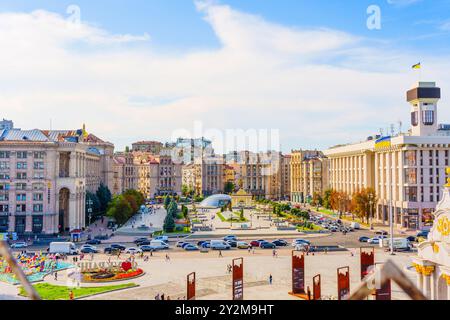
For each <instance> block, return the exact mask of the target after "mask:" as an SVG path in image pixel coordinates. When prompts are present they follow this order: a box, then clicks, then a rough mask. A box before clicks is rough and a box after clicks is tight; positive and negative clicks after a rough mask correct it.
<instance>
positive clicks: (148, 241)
mask: <svg viewBox="0 0 450 320" xmlns="http://www.w3.org/2000/svg"><path fill="white" fill-rule="evenodd" d="M150 243H151V241H150V240H145V241H141V242H139V243H138V244H137V245H138V246H139V247H140V246H149V245H150Z"/></svg>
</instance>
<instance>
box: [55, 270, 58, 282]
mask: <svg viewBox="0 0 450 320" xmlns="http://www.w3.org/2000/svg"><path fill="white" fill-rule="evenodd" d="M55 281H58V272H55Z"/></svg>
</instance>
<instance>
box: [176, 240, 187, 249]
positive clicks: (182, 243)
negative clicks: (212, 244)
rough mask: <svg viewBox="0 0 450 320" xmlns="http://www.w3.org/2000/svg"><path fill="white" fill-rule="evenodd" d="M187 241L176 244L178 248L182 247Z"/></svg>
mask: <svg viewBox="0 0 450 320" xmlns="http://www.w3.org/2000/svg"><path fill="white" fill-rule="evenodd" d="M186 243H187V242H185V241H178V242H177V244H176V247H177V248H182V247H183V245H184V244H186Z"/></svg>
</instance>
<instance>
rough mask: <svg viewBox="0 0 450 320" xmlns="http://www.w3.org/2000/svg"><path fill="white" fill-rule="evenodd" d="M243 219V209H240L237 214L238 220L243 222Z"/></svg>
mask: <svg viewBox="0 0 450 320" xmlns="http://www.w3.org/2000/svg"><path fill="white" fill-rule="evenodd" d="M244 219H245V217H244V209H241V211H240V212H239V220H240V221H244Z"/></svg>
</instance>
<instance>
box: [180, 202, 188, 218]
mask: <svg viewBox="0 0 450 320" xmlns="http://www.w3.org/2000/svg"><path fill="white" fill-rule="evenodd" d="M181 212H182V213H183V217H184V218H185V219H187V218H188V215H189V209H188V208H187V207H186V206H185V205H184V204H183V205H182V206H181Z"/></svg>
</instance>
